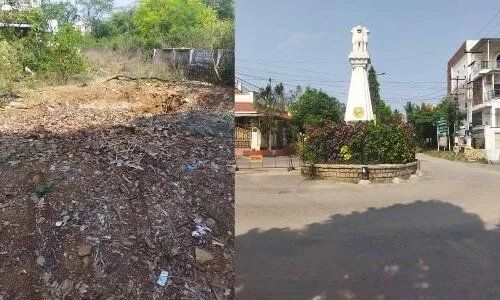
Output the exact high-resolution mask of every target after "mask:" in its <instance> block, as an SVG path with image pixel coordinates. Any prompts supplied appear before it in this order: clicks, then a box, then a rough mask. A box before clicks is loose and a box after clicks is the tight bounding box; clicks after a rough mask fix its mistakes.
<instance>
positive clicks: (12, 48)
mask: <svg viewBox="0 0 500 300" xmlns="http://www.w3.org/2000/svg"><path fill="white" fill-rule="evenodd" d="M18 47H20V46H19V45H18ZM18 47H16V44H14V43H8V42H7V41H0V92H1V91H2V90H7V91H12V89H13V88H14V82H15V81H17V80H19V79H20V78H21V77H22V75H23V65H22V63H21V57H20V53H21V49H19V48H18Z"/></svg>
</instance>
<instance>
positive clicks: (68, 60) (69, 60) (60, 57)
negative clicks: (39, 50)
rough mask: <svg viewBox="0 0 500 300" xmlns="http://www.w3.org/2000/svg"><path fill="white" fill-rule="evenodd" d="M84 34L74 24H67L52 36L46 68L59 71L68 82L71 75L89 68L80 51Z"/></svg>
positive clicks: (61, 76) (50, 70) (46, 58)
mask: <svg viewBox="0 0 500 300" xmlns="http://www.w3.org/2000/svg"><path fill="white" fill-rule="evenodd" d="M81 40H82V35H81V34H80V33H79V32H78V31H76V30H75V29H74V28H73V26H71V25H70V24H66V25H63V26H61V28H60V29H59V31H58V32H57V33H56V34H55V35H54V36H53V37H52V39H51V40H50V41H49V43H47V44H48V53H47V55H46V57H45V64H44V66H45V68H46V70H47V71H49V72H55V73H58V74H59V76H60V78H61V79H62V80H63V81H64V82H67V81H68V79H69V75H71V74H78V73H81V72H83V71H85V69H86V68H87V61H86V59H85V57H84V55H83V54H82V52H81V51H80V48H79V46H80V45H81V42H82V41H81Z"/></svg>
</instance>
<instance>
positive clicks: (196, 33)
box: [85, 0, 234, 51]
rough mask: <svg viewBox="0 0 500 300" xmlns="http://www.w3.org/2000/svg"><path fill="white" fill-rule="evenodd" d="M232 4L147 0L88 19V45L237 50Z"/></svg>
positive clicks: (226, 0)
mask: <svg viewBox="0 0 500 300" xmlns="http://www.w3.org/2000/svg"><path fill="white" fill-rule="evenodd" d="M85 1H104V0H85ZM233 6H234V1H233V0H219V1H213V0H212V1H208V0H207V1H202V0H187V1H186V0H144V1H141V2H140V3H139V5H138V7H136V8H135V7H134V8H126V9H123V10H119V11H115V12H113V13H112V14H111V16H110V17H109V18H106V19H97V20H96V18H89V22H91V24H92V26H93V33H92V36H88V37H87V45H89V46H96V45H97V46H100V47H105V48H111V49H114V50H116V49H121V50H126V51H136V50H138V49H140V50H142V51H150V50H151V49H153V48H160V47H166V48H175V47H185V48H212V49H234V14H233V9H234V7H233Z"/></svg>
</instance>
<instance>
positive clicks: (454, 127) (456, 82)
mask: <svg viewBox="0 0 500 300" xmlns="http://www.w3.org/2000/svg"><path fill="white" fill-rule="evenodd" d="M451 80H455V87H456V91H457V92H455V93H453V94H450V96H453V100H455V121H454V122H453V135H454V136H455V135H456V133H457V125H458V124H457V123H458V122H457V112H458V110H459V109H460V106H459V104H458V96H460V95H464V93H458V89H459V87H458V81H460V80H467V79H466V78H459V77H458V75H457V77H456V78H451ZM449 138H451V137H449ZM455 142H456V141H455V137H453V144H455Z"/></svg>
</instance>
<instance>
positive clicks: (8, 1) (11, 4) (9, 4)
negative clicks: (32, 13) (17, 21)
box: [0, 0, 42, 11]
mask: <svg viewBox="0 0 500 300" xmlns="http://www.w3.org/2000/svg"><path fill="white" fill-rule="evenodd" d="M40 5H42V0H0V10H3V11H9V10H13V9H15V10H24V9H28V8H33V7H39V6H40Z"/></svg>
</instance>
